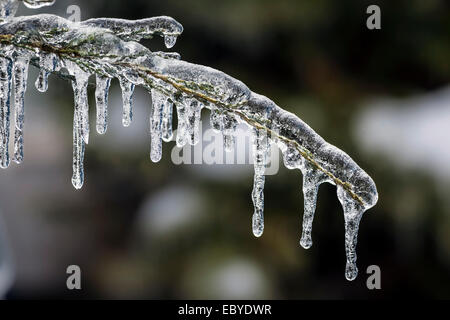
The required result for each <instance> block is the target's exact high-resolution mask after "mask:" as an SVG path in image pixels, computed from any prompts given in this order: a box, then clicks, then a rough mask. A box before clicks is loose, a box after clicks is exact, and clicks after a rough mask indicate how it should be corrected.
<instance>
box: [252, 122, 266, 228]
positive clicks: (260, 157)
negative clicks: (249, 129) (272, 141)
mask: <svg viewBox="0 0 450 320" xmlns="http://www.w3.org/2000/svg"><path fill="white" fill-rule="evenodd" d="M268 150H269V146H268V140H267V135H266V132H265V131H264V130H260V129H253V162H254V163H253V165H254V169H255V175H254V180H253V191H252V200H253V206H254V209H255V210H254V213H253V217H252V227H253V234H254V235H255V237H260V236H261V235H262V234H263V231H264V181H265V175H264V172H265V166H266V161H267V153H268Z"/></svg>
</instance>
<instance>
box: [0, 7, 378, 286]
mask: <svg viewBox="0 0 450 320" xmlns="http://www.w3.org/2000/svg"><path fill="white" fill-rule="evenodd" d="M52 2H53V1H44V0H42V1H37V0H36V1H31V0H28V1H26V2H25V3H26V4H27V5H28V6H30V7H39V6H42V5H48V4H51V3H52ZM0 4H1V6H0V14H1V18H2V19H3V20H4V21H3V22H2V23H0V42H1V44H0V46H1V51H0V166H1V167H2V168H7V167H8V165H9V161H10V160H9V159H10V155H9V150H8V145H9V132H10V116H11V99H12V96H14V124H15V126H14V128H15V131H14V157H13V160H14V161H15V162H17V163H20V162H22V161H23V130H24V126H23V125H24V93H25V90H26V86H27V69H28V64H29V63H31V64H33V65H34V66H37V67H38V68H39V69H40V73H39V77H38V79H37V81H36V87H37V89H38V90H39V91H42V92H44V91H46V90H47V87H48V76H49V74H51V73H56V74H58V75H59V76H61V77H63V78H67V79H70V80H71V81H72V87H73V92H74V117H73V176H72V184H73V186H74V187H75V188H77V189H80V188H81V187H82V186H83V182H84V170H83V164H84V151H85V145H86V144H87V143H89V105H88V99H87V86H88V79H89V77H90V76H91V75H95V76H96V91H95V97H96V99H95V101H96V130H97V132H98V133H99V134H104V133H105V132H106V130H107V119H108V108H107V105H108V91H109V86H110V82H111V79H114V78H116V79H118V80H119V82H120V86H121V89H122V98H123V125H124V126H129V125H130V124H131V120H132V112H133V111H132V105H133V91H134V88H135V86H141V87H143V88H145V89H146V90H147V91H148V92H150V93H151V96H152V99H151V100H152V111H151V115H150V117H149V118H150V121H149V127H150V132H151V144H150V158H151V160H152V161H154V162H157V161H159V160H160V159H161V157H162V141H170V140H172V138H173V130H172V121H173V111H174V109H175V110H176V112H177V119H178V121H177V122H178V128H177V135H176V138H175V140H176V144H177V146H179V147H182V146H184V145H186V144H187V143H188V144H190V145H195V144H196V143H197V142H198V141H199V123H200V117H201V111H202V109H203V108H207V109H209V110H210V121H211V126H212V128H213V129H214V130H216V131H219V132H221V133H222V134H223V138H224V146H225V149H226V150H227V151H230V150H232V149H233V148H234V141H235V131H236V127H237V125H238V124H240V123H244V124H246V125H248V127H249V128H250V129H251V130H252V132H253V154H254V171H255V172H254V182H253V192H252V200H253V204H254V213H253V217H252V226H253V234H254V235H255V236H256V237H260V236H262V234H263V230H264V182H265V176H264V174H265V166H266V159H267V153H268V150H269V149H270V145H271V144H274V143H275V144H276V145H277V146H278V147H279V148H280V149H281V151H282V153H283V162H284V164H285V166H286V167H287V168H289V169H298V170H300V171H301V172H302V174H303V194H304V213H303V227H302V235H301V238H300V245H301V246H302V247H304V248H306V249H308V248H310V247H311V245H312V223H313V218H314V213H315V209H316V201H317V193H318V189H319V186H320V184H322V183H324V182H328V183H331V184H334V185H336V187H337V196H338V199H339V201H340V203H341V204H342V207H343V211H344V220H345V251H346V256H347V266H346V271H345V276H346V278H347V279H348V280H353V279H355V278H356V276H357V272H358V271H357V267H356V243H357V234H358V227H359V222H360V220H361V217H362V215H363V213H364V212H365V211H366V210H367V209H369V208H371V207H373V206H374V205H375V204H376V202H377V200H378V194H377V190H376V186H375V183H374V182H373V180H372V179H371V178H370V177H369V176H368V175H367V173H365V172H364V171H363V170H362V169H361V168H360V167H359V166H358V165H357V164H356V163H355V162H354V161H353V160H352V159H351V158H350V157H349V156H348V155H347V154H346V153H345V152H343V151H341V150H339V149H338V148H336V147H335V146H332V145H330V144H329V143H327V142H326V141H325V140H324V139H323V138H322V137H320V136H319V135H318V134H317V133H316V132H315V131H314V130H313V129H311V128H310V127H309V126H308V125H307V124H306V123H304V122H303V121H302V120H301V119H299V118H298V117H297V116H295V115H294V114H292V113H289V112H287V111H285V110H283V109H281V108H280V107H279V106H277V105H276V104H275V103H274V102H273V101H271V100H270V99H268V98H267V97H264V96H262V95H259V94H256V93H254V92H252V91H251V90H250V89H249V88H248V87H247V86H246V85H245V84H243V83H242V82H241V81H239V80H237V79H234V78H232V77H230V76H228V75H226V74H225V73H223V72H221V71H218V70H215V69H212V68H209V67H205V66H201V65H196V64H192V63H189V62H185V61H182V60H180V55H179V54H177V53H173V52H171V53H166V52H152V51H150V50H149V49H148V48H146V47H144V46H142V45H141V44H139V43H138V42H137V41H139V40H141V39H145V38H151V37H153V36H154V35H159V36H162V37H163V39H164V43H165V45H166V47H167V48H171V47H173V46H174V45H175V42H176V39H177V37H178V36H179V35H180V34H181V33H182V31H183V27H182V26H181V24H179V23H178V22H177V21H175V20H174V19H172V18H170V17H164V16H162V17H155V18H149V19H142V20H137V21H129V20H123V19H108V18H98V19H90V20H87V21H84V22H70V21H68V20H65V19H63V18H60V17H57V16H54V15H36V16H26V17H17V18H14V17H13V16H14V13H15V11H16V9H17V1H13V0H0ZM13 87H14V90H13V89H12V88H13ZM12 93H14V94H12Z"/></svg>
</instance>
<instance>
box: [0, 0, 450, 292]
mask: <svg viewBox="0 0 450 320" xmlns="http://www.w3.org/2000/svg"><path fill="white" fill-rule="evenodd" d="M72 4H76V5H79V6H80V8H81V18H82V20H85V19H88V18H91V17H118V18H127V19H139V18H145V17H151V16H157V15H169V16H172V17H174V18H175V19H177V20H178V21H179V22H181V23H182V24H183V26H184V33H183V34H182V36H181V37H180V38H179V40H178V43H177V45H176V46H175V47H174V48H173V50H175V51H177V52H179V53H181V55H182V59H184V60H186V61H189V62H193V63H198V64H203V65H207V66H210V67H213V68H216V69H219V70H222V71H224V72H225V73H228V74H229V75H231V76H233V77H235V78H237V79H240V80H242V81H243V82H244V83H246V84H247V85H248V86H249V87H250V88H251V89H252V90H253V91H255V92H257V93H261V94H264V95H266V96H268V97H269V98H271V99H272V100H274V101H275V102H276V103H277V104H278V105H279V106H281V107H283V108H284V109H286V110H289V111H291V112H293V113H295V114H296V115H298V116H299V117H300V118H301V119H303V120H304V121H305V122H307V123H308V124H309V125H310V126H311V127H312V128H313V129H314V130H316V131H317V132H318V133H319V134H320V135H321V136H322V137H324V138H325V139H326V140H327V141H328V142H330V143H332V144H334V145H336V146H338V147H339V148H340V149H342V150H344V151H346V152H347V153H348V154H349V155H350V156H351V157H352V158H353V159H354V160H355V161H356V162H357V163H358V164H359V165H360V166H361V167H362V168H363V169H364V170H366V172H367V173H368V174H369V175H371V176H372V177H373V179H374V180H375V182H376V184H377V187H378V191H379V202H378V204H377V206H376V207H374V208H373V209H370V210H369V211H367V212H366V214H365V215H364V217H363V219H362V221H361V227H360V234H359V241H358V248H357V252H358V267H359V270H360V274H359V276H358V278H357V279H356V280H355V281H353V282H348V281H346V280H345V277H344V269H345V251H344V221H343V214H342V209H341V207H340V204H339V202H338V200H337V197H336V191H335V187H333V186H331V185H322V186H321V188H320V192H319V201H318V207H317V211H316V218H315V221H314V225H313V241H314V245H313V247H312V248H311V249H309V250H304V249H302V248H301V247H300V246H299V244H298V241H299V239H300V232H301V215H302V211H303V196H302V193H301V185H302V177H301V173H300V172H299V171H290V170H287V169H286V168H284V166H283V165H282V164H281V163H280V171H279V173H278V174H277V175H271V176H268V177H267V179H266V188H265V201H266V202H265V217H266V219H265V220H266V228H265V232H264V235H263V236H262V237H261V238H259V239H256V238H254V237H253V235H252V233H251V215H252V210H253V208H252V203H251V188H252V170H253V169H252V167H251V166H250V165H247V166H241V167H239V168H235V167H236V166H232V165H229V166H214V167H210V166H207V165H185V166H183V165H175V164H173V163H172V161H171V160H170V153H171V150H172V147H173V145H174V143H173V142H171V143H168V144H164V145H163V149H164V153H163V159H162V161H161V162H160V163H157V164H154V163H152V162H151V161H150V159H149V145H150V139H149V128H148V116H149V108H150V97H149V95H148V94H146V92H145V91H144V90H143V89H140V88H138V89H137V90H136V93H135V119H134V122H133V124H132V126H131V127H129V128H122V127H121V97H120V90H119V86H118V81H116V80H114V81H113V85H112V88H111V93H110V103H109V106H110V113H111V116H110V122H109V128H108V132H107V134H106V135H105V136H99V135H97V134H96V133H94V123H93V119H94V118H95V117H94V115H95V107H94V105H95V103H94V99H93V94H94V92H93V90H91V92H90V100H91V104H90V105H91V130H92V132H93V134H92V137H91V140H90V143H89V145H88V147H87V149H86V157H85V174H86V180H85V185H84V187H83V189H82V190H81V191H76V190H75V189H74V188H73V187H72V185H71V183H70V178H71V156H72V137H71V135H72V116H73V98H72V91H71V86H70V84H69V83H67V82H65V81H63V80H60V79H57V78H56V77H55V76H51V78H50V86H49V90H48V92H47V93H46V94H39V93H38V92H37V90H36V89H35V88H34V86H33V84H34V79H35V78H36V76H37V70H36V69H35V68H31V69H32V70H30V76H29V85H28V92H27V97H26V123H25V162H24V163H23V164H22V165H20V166H17V165H15V164H12V165H11V166H10V168H9V169H8V170H2V171H1V172H0V215H1V218H2V220H3V224H4V225H5V228H4V229H5V230H6V234H4V235H6V237H7V239H8V244H9V248H10V251H11V253H12V256H13V261H14V270H15V277H14V284H13V285H12V287H11V288H10V289H9V290H8V291H7V293H6V298H10V299H22V298H126V299H128V298H139V299H141V298H150V299H156V298H183V299H197V298H202V299H207V298H209V299H214V298H224V299H230V298H237V299H241V298H248V299H253V298H255V299H256V298H268V299H271V298H275V299H322V298H324V299H340V298H355V299H361V298H378V299H380V298H381V299H382V298H409V297H414V298H418V297H426V298H450V272H449V271H450V209H449V208H450V200H449V198H450V197H449V195H450V188H449V186H450V145H449V137H450V86H449V82H450V81H449V80H450V65H449V61H450V59H449V57H450V41H449V39H450V10H449V9H450V4H449V2H448V1H444V0H430V1H419V0H414V1H411V0H409V1H406V0H404V1H362V0H353V1H350V0H343V1H332V0H316V1H306V0H305V1H303V0H302V1H300V0H278V1H268V0H261V1H250V0H241V1H234V0H222V1H206V0H196V1H180V0H166V1H149V0H134V1H125V0H120V1H119V0H108V1H106V0H102V1H87V0H83V1H81V0H78V1H65V0H58V1H57V3H56V5H54V6H53V7H48V8H44V9H40V10H37V11H31V10H28V9H26V8H24V7H22V8H21V10H20V11H19V14H23V15H29V14H35V13H43V12H46V13H52V14H57V15H60V16H64V17H68V16H69V14H67V12H66V8H67V7H68V6H69V5H72ZM370 4H378V5H379V6H380V7H381V25H382V29H381V30H374V31H371V30H368V29H367V28H366V19H367V17H368V15H367V14H366V8H367V6H368V5H370ZM144 44H145V45H147V46H149V48H151V49H152V50H155V51H156V50H163V49H164V47H163V42H162V40H161V39H160V38H157V39H152V40H151V41H147V42H144ZM203 115H204V119H205V120H207V119H208V117H209V113H208V112H204V114H203ZM71 264H76V265H79V266H80V267H81V270H82V288H83V289H82V290H81V291H75V292H74V291H69V290H67V289H66V278H67V275H66V273H65V271H66V268H67V266H68V265H71ZM373 264H375V265H378V266H380V268H381V281H382V282H381V285H382V289H381V290H372V291H371V290H368V289H367V287H366V279H367V277H368V275H367V274H366V272H365V271H366V268H367V267H368V266H369V265H373ZM0 284H1V281H0ZM0 293H1V290H0Z"/></svg>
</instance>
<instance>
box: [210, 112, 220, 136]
mask: <svg viewBox="0 0 450 320" xmlns="http://www.w3.org/2000/svg"><path fill="white" fill-rule="evenodd" d="M210 122H211V127H212V128H213V130H214V131H216V132H221V131H222V115H221V113H220V112H219V109H218V108H216V107H214V106H212V107H211V118H210Z"/></svg>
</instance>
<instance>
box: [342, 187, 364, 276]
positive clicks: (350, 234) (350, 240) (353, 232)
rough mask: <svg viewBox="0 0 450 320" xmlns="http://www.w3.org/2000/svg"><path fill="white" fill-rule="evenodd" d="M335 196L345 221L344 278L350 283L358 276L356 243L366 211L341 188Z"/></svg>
mask: <svg viewBox="0 0 450 320" xmlns="http://www.w3.org/2000/svg"><path fill="white" fill-rule="evenodd" d="M337 196H338V199H339V201H340V203H341V205H342V208H343V210H344V220H345V253H346V256H347V263H346V266H345V278H347V280H349V281H352V280H354V279H355V278H356V276H357V275H358V268H357V266H356V244H357V242H358V229H359V223H360V221H361V217H362V215H363V214H364V211H366V209H365V208H364V207H363V206H361V204H359V203H358V202H356V201H355V200H354V199H353V198H352V197H351V196H350V195H349V193H348V192H347V191H346V190H344V188H343V187H342V186H338V187H337Z"/></svg>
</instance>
